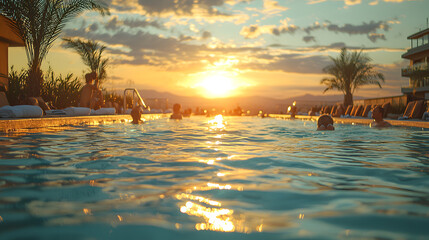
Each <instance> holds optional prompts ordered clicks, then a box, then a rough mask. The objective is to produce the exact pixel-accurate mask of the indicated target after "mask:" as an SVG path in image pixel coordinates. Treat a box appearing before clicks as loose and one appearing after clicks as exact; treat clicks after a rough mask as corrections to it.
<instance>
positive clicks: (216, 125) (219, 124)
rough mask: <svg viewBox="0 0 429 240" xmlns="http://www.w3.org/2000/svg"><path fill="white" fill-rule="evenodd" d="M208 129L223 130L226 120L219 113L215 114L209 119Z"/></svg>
mask: <svg viewBox="0 0 429 240" xmlns="http://www.w3.org/2000/svg"><path fill="white" fill-rule="evenodd" d="M208 123H209V125H210V126H209V128H210V130H216V131H223V130H225V125H226V122H225V121H224V119H223V116H222V115H221V114H219V115H216V116H215V118H214V119H212V120H209V121H208Z"/></svg>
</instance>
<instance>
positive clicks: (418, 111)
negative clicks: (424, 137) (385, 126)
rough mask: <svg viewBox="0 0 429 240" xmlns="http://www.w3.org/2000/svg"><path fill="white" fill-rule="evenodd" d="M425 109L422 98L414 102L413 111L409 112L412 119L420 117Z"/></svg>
mask: <svg viewBox="0 0 429 240" xmlns="http://www.w3.org/2000/svg"><path fill="white" fill-rule="evenodd" d="M424 111H425V102H424V101H423V100H418V101H416V103H415V104H414V107H413V111H412V112H411V116H410V117H411V118H412V119H421V118H422V116H423V113H424Z"/></svg>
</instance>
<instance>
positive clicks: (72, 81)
mask: <svg viewBox="0 0 429 240" xmlns="http://www.w3.org/2000/svg"><path fill="white" fill-rule="evenodd" d="M81 88H82V83H81V82H80V81H79V80H78V78H77V77H73V74H72V73H69V74H67V76H65V77H63V76H62V75H61V74H60V75H59V76H58V77H56V76H55V74H54V72H53V71H52V70H51V69H50V68H49V70H48V72H47V74H46V75H45V79H44V82H43V85H42V93H41V95H42V98H43V100H45V101H48V102H49V101H50V102H52V105H53V106H54V107H56V108H59V109H62V108H66V107H71V106H78V104H79V99H80V90H81Z"/></svg>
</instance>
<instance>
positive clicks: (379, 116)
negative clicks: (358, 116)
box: [369, 106, 392, 128]
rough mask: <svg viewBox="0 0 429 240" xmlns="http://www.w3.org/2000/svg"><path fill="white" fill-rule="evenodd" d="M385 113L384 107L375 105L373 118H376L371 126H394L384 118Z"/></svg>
mask: <svg viewBox="0 0 429 240" xmlns="http://www.w3.org/2000/svg"><path fill="white" fill-rule="evenodd" d="M383 114H384V109H383V108H382V107H381V106H376V107H374V109H372V118H374V121H373V122H372V123H371V124H370V125H369V126H370V127H376V128H383V127H390V126H392V124H390V123H389V122H387V121H385V120H384V119H383Z"/></svg>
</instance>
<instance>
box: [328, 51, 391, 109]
mask: <svg viewBox="0 0 429 240" xmlns="http://www.w3.org/2000/svg"><path fill="white" fill-rule="evenodd" d="M330 58H331V60H332V62H333V64H332V65H329V66H327V67H325V68H323V72H324V73H326V74H329V75H332V76H333V77H330V78H323V79H322V80H321V81H320V83H321V84H324V85H326V89H325V90H324V91H323V93H325V92H326V91H328V90H332V89H336V90H340V91H342V92H343V93H344V106H348V105H352V104H353V93H354V91H355V90H356V89H357V88H359V87H361V86H363V85H368V84H375V85H378V86H379V87H380V88H381V84H380V80H381V81H382V82H384V76H383V74H382V73H379V72H377V71H376V70H375V65H373V64H371V63H370V62H371V58H370V57H368V56H367V55H366V54H364V53H362V50H361V51H359V52H357V51H355V52H348V51H347V49H346V48H342V49H341V53H340V55H339V56H338V57H337V58H333V57H330Z"/></svg>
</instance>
